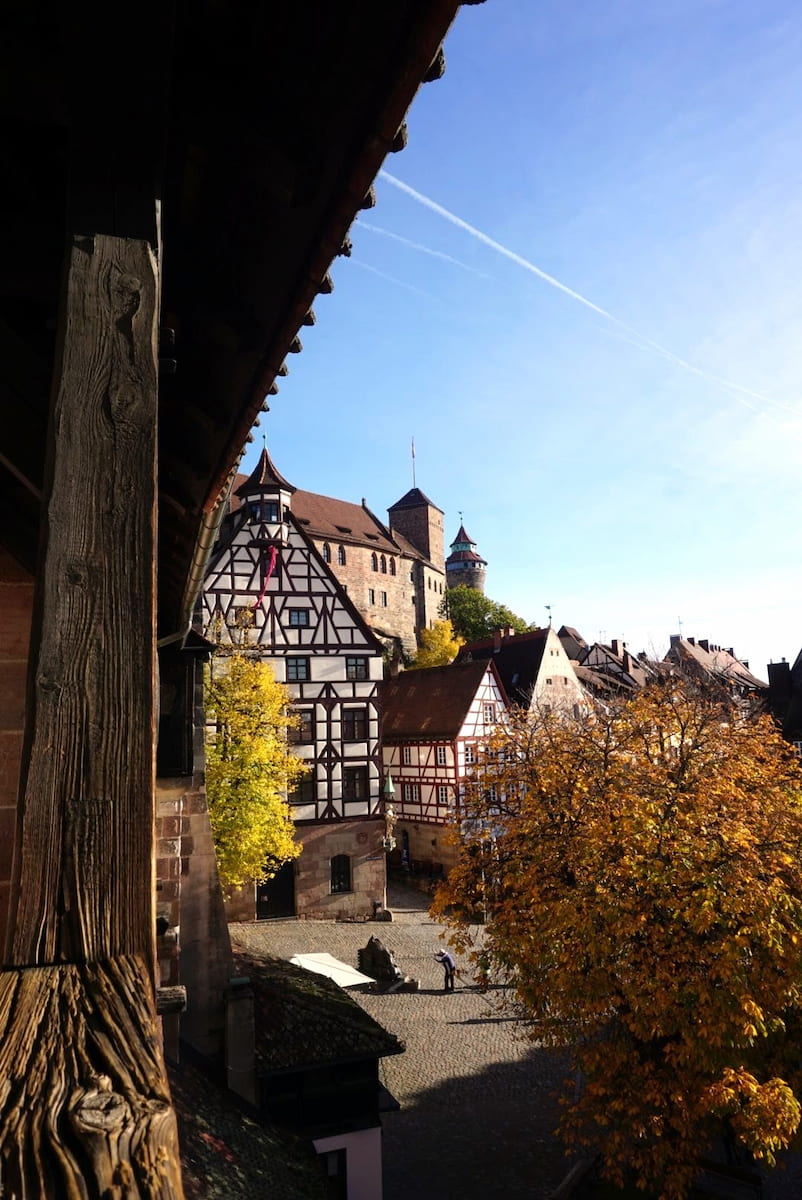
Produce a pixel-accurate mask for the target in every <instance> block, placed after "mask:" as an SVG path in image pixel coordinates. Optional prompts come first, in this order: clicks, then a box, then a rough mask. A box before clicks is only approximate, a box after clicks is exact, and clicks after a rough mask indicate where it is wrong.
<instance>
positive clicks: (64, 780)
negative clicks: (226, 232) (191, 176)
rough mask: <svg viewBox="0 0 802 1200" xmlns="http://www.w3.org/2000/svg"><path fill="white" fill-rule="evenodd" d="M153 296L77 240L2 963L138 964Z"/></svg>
mask: <svg viewBox="0 0 802 1200" xmlns="http://www.w3.org/2000/svg"><path fill="white" fill-rule="evenodd" d="M157 314H158V286H157V271H156V261H155V257H154V255H153V253H152V251H151V249H150V247H149V246H148V244H147V243H145V242H134V241H126V240H125V239H122V238H113V237H100V236H98V237H94V238H86V239H76V240H75V242H74V244H73V246H72V249H71V255H70V261H69V266H68V273H67V286H66V296H65V298H64V301H63V314H62V323H61V324H62V327H61V331H60V332H61V339H60V360H61V361H60V363H58V362H57V365H56V375H55V396H54V402H53V411H52V414H51V423H50V431H49V445H48V459H49V462H48V478H47V479H46V482H45V513H46V516H45V526H44V529H43V556H42V559H41V561H40V566H39V573H38V578H37V588H38V592H37V599H36V603H35V611H34V624H33V632H32V635H31V667H30V675H29V680H30V686H29V701H28V704H29V708H28V714H27V721H26V747H25V752H24V754H23V765H22V778H23V781H24V782H23V784H22V787H21V810H20V827H19V830H18V840H17V858H16V864H15V880H14V885H15V886H14V887H13V888H12V893H13V896H14V908H13V909H12V912H11V915H10V921H9V927H10V940H9V945H8V953H7V959H6V961H7V962H9V963H12V964H14V965H19V966H28V965H33V964H45V963H48V964H49V963H54V962H59V961H61V962H82V961H90V962H91V961H93V960H95V959H107V958H112V957H115V956H116V955H119V954H136V955H139V956H141V957H143V958H144V959H145V961H146V962H152V961H153V958H154V954H155V946H154V939H155V924H154V915H153V828H154V813H153V803H154V801H153V796H154V787H155V784H154V765H153V753H154V701H153V696H154V685H155V651H154V647H155V619H154V608H155V600H154V596H155V584H154V561H155V550H154V546H155V503H156V404H157V376H156V373H157V352H158V351H157Z"/></svg>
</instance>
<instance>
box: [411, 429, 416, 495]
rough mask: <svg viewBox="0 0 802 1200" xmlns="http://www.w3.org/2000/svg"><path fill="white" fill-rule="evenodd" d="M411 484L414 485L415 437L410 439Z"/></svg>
mask: <svg viewBox="0 0 802 1200" xmlns="http://www.w3.org/2000/svg"><path fill="white" fill-rule="evenodd" d="M412 486H413V487H415V486H416V484H415V439H414V438H413V439H412Z"/></svg>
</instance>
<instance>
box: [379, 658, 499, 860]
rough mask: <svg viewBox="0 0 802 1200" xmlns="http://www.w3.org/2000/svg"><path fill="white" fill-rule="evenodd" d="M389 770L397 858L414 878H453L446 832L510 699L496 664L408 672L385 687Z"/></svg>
mask: <svg viewBox="0 0 802 1200" xmlns="http://www.w3.org/2000/svg"><path fill="white" fill-rule="evenodd" d="M381 702H382V746H383V757H384V770H385V774H386V776H389V777H390V778H391V779H392V782H393V786H394V788H395V795H394V797H393V808H394V811H395V815H396V818H397V826H396V830H395V837H396V841H397V853H398V854H399V855H400V858H401V861H402V863H403V864H404V865H405V866H408V867H409V868H410V870H411V871H412V872H413V873H414V872H418V871H423V872H426V873H433V874H438V873H439V872H440V871H441V870H448V869H449V868H450V867H451V866H452V865H453V862H454V860H455V857H456V847H455V846H452V845H451V844H450V843H449V841H448V838H447V837H446V836H445V829H444V827H446V826H452V825H454V823H455V821H457V820H459V808H460V797H461V795H462V794H463V789H464V786H465V783H466V782H467V781H468V780H469V779H471V778H472V777H473V772H474V769H475V764H476V763H477V762H478V761H479V758H480V754H481V749H482V747H483V745H484V744H485V742H486V739H487V738H488V737H489V736H490V735H491V734H492V732H493V730H494V729H495V728H496V726H497V725H498V724H499V723H500V722H502V721H503V720H504V714H505V712H506V710H507V697H506V693H505V691H504V688H503V686H502V683H501V679H500V677H499V674H498V671H497V670H496V666H495V663H494V662H492V661H490V662H466V663H455V664H453V665H452V666H450V667H427V668H423V669H422V670H419V671H405V672H403V674H401V675H399V676H397V677H396V678H395V679H388V680H387V681H386V682H385V683H384V684H382V689H381Z"/></svg>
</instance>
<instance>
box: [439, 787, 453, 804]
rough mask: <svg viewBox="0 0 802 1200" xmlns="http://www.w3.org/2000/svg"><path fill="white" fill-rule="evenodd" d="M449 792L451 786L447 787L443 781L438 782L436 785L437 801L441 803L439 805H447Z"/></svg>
mask: <svg viewBox="0 0 802 1200" xmlns="http://www.w3.org/2000/svg"><path fill="white" fill-rule="evenodd" d="M450 793H451V788H449V787H448V786H447V785H446V784H444V783H440V784H438V786H437V803H438V804H441V805H443V804H446V805H447V804H448V802H449V800H450V799H451V795H450Z"/></svg>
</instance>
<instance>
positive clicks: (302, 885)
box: [295, 820, 387, 920]
mask: <svg viewBox="0 0 802 1200" xmlns="http://www.w3.org/2000/svg"><path fill="white" fill-rule="evenodd" d="M298 834H299V836H300V838H301V840H302V842H303V847H304V848H303V851H302V852H301V856H300V858H299V859H298V862H297V874H296V877H295V907H296V912H297V914H298V916H299V917H318V918H320V917H327V918H329V919H331V920H364V919H365V918H367V917H370V916H372V915H373V901H374V900H378V901H379V902H380V903H382V904H383V903H384V898H385V890H386V887H387V870H386V866H387V864H386V855H385V853H384V850H383V849H382V845H381V840H382V838H383V837H384V821H383V820H367V821H336V822H330V823H326V824H320V825H304V826H301V827H299V829H298ZM337 854H347V855H348V856H349V858H350V859H351V891H350V892H338V893H334V894H332V891H331V860H332V858H333V857H334V856H335V855H337Z"/></svg>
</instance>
